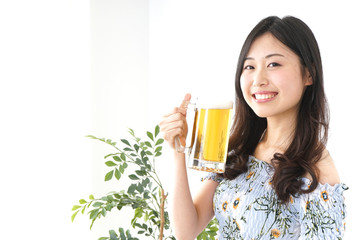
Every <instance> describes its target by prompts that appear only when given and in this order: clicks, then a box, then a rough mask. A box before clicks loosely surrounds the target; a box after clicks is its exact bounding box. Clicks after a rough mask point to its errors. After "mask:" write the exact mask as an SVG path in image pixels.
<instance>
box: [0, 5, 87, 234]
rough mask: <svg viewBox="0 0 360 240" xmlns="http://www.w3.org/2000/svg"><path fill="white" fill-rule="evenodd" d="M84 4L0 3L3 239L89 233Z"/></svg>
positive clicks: (0, 232)
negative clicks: (77, 207) (76, 214)
mask: <svg viewBox="0 0 360 240" xmlns="http://www.w3.org/2000/svg"><path fill="white" fill-rule="evenodd" d="M89 19H90V17H89V3H88V1H85V0H78V1H73V0H65V1H45V0H44V1H40V0H34V1H1V3H0V35H1V36H0V82H1V83H0V116H1V117H0V161H1V163H0V206H1V219H2V221H1V225H0V228H1V231H0V239H57V240H63V239H89V238H90V232H89V230H88V229H89V222H88V220H87V219H85V218H83V219H81V218H79V219H77V220H76V223H73V224H72V223H71V220H70V217H71V214H72V212H71V208H72V205H74V204H76V202H77V200H79V199H80V198H82V197H86V196H88V194H89V193H90V192H91V149H92V148H91V144H90V143H89V141H88V140H86V139H85V137H84V136H85V135H87V134H89V132H90V131H91V91H90V90H91V89H90V51H89V50H90V39H89V36H90V25H89Z"/></svg>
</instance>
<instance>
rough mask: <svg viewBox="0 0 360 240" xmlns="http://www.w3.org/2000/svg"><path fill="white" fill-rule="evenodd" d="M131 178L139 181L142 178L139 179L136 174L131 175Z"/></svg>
mask: <svg viewBox="0 0 360 240" xmlns="http://www.w3.org/2000/svg"><path fill="white" fill-rule="evenodd" d="M129 178H130V179H131V180H139V179H140V178H138V177H137V176H136V175H135V174H130V175H129Z"/></svg>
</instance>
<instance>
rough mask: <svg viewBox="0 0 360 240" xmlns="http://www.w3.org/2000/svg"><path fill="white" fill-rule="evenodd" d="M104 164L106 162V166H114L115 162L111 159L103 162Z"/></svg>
mask: <svg viewBox="0 0 360 240" xmlns="http://www.w3.org/2000/svg"><path fill="white" fill-rule="evenodd" d="M105 164H106V166H108V167H115V166H117V164H116V163H114V162H113V161H107V162H105Z"/></svg>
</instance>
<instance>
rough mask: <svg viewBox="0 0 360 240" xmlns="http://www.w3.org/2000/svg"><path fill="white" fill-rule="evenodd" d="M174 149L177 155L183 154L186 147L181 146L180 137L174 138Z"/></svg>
mask: <svg viewBox="0 0 360 240" xmlns="http://www.w3.org/2000/svg"><path fill="white" fill-rule="evenodd" d="M175 149H176V151H177V152H178V153H184V152H185V149H186V147H184V146H183V145H181V142H180V137H179V136H176V137H175Z"/></svg>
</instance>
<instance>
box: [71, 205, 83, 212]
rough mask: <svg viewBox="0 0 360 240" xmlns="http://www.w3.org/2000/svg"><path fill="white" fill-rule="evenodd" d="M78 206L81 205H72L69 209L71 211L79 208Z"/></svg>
mask: <svg viewBox="0 0 360 240" xmlns="http://www.w3.org/2000/svg"><path fill="white" fill-rule="evenodd" d="M79 208H81V206H79V205H74V206H73V208H72V209H71V211H75V210H76V209H79Z"/></svg>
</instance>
